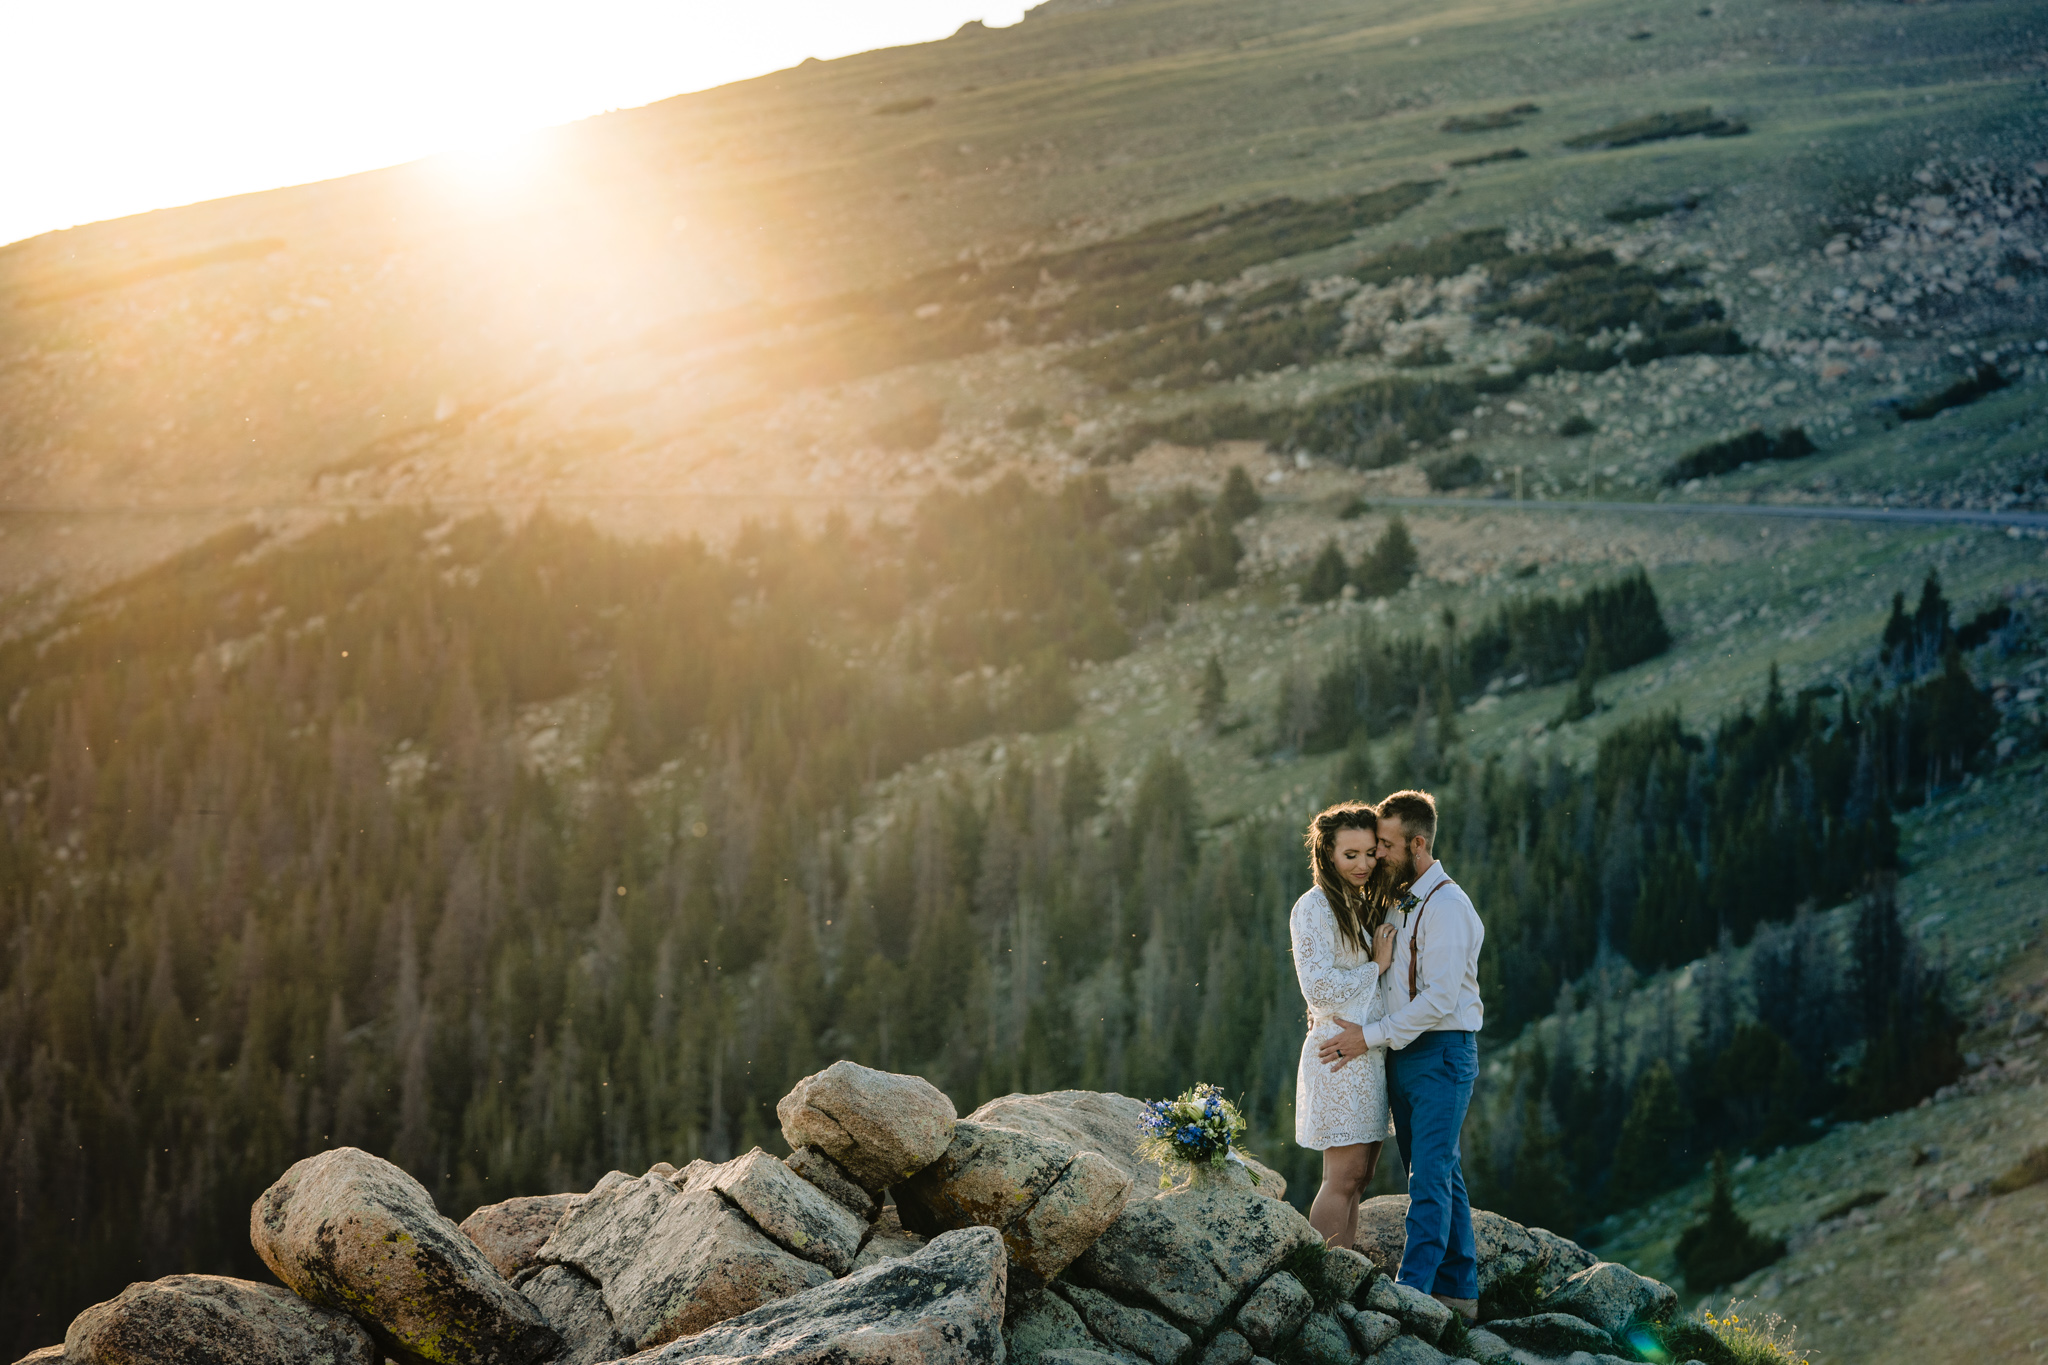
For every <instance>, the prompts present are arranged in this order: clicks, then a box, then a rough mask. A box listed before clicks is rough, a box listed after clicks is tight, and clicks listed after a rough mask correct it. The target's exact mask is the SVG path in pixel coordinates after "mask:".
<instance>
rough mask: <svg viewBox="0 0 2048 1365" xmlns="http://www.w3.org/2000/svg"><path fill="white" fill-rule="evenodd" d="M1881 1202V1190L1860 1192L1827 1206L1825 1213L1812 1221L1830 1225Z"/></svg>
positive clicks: (1882, 1198) (1882, 1199) (1882, 1197)
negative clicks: (1836, 1220)
mask: <svg viewBox="0 0 2048 1365" xmlns="http://www.w3.org/2000/svg"><path fill="white" fill-rule="evenodd" d="M1883 1201H1884V1191H1883V1190H1862V1191H1859V1192H1858V1193H1856V1194H1852V1195H1850V1196H1849V1197H1848V1198H1847V1199H1843V1200H1839V1201H1837V1202H1836V1203H1833V1204H1830V1205H1828V1209H1827V1212H1825V1213H1823V1214H1822V1215H1821V1216H1820V1217H1818V1218H1816V1219H1814V1220H1813V1221H1814V1222H1816V1223H1831V1222H1833V1221H1834V1220H1835V1219H1837V1218H1846V1217H1848V1216H1849V1215H1850V1214H1852V1213H1854V1212H1856V1210H1858V1209H1867V1208H1869V1207H1870V1206H1871V1205H1872V1204H1877V1203H1882V1202H1883Z"/></svg>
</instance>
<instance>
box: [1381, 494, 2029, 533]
mask: <svg viewBox="0 0 2048 1365" xmlns="http://www.w3.org/2000/svg"><path fill="white" fill-rule="evenodd" d="M1370 501H1371V502H1372V504H1373V505H1374V506H1376V507H1441V508H1450V509H1455V510H1463V511H1467V512H1626V513H1630V514H1635V513H1641V512H1671V513H1676V514H1679V515H1688V514H1689V515H1706V516H1735V517H1794V518H1799V519H1801V520H1807V521H1814V520H1820V521H1892V522H1908V523H1912V524H1917V525H1921V526H2002V527H2005V528H2007V529H2010V530H2019V531H2040V532H2048V512H1986V511H1981V510H1977V509H1973V508H1967V507H1952V508H1951V507H1848V506H1840V505H1835V504H1829V503H1782V502H1588V501H1578V500H1567V499H1551V498H1525V499H1523V500H1521V501H1519V502H1517V501H1514V500H1512V499H1503V498H1372V499H1370Z"/></svg>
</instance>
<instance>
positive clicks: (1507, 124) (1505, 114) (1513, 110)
mask: <svg viewBox="0 0 2048 1365" xmlns="http://www.w3.org/2000/svg"><path fill="white" fill-rule="evenodd" d="M1541 112H1542V110H1540V109H1538V108H1537V107H1536V106H1535V105H1533V104H1529V103H1526V102H1524V103H1522V104H1517V105H1512V106H1510V107H1509V108H1506V109H1489V110H1487V111H1486V112H1485V113H1483V114H1458V115H1454V116H1453V117H1451V118H1447V119H1445V120H1444V121H1443V122H1442V123H1441V124H1439V125H1437V127H1438V130H1439V131H1441V132H1446V133H1484V132H1489V131H1491V130H1492V129H1495V128H1512V127H1514V126H1515V125H1516V124H1518V123H1520V122H1521V121H1522V120H1523V119H1525V118H1527V117H1528V116H1529V115H1531V114H1537V113H1541Z"/></svg>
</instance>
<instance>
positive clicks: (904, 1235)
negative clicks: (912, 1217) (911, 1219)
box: [853, 1204, 925, 1270]
mask: <svg viewBox="0 0 2048 1365" xmlns="http://www.w3.org/2000/svg"><path fill="white" fill-rule="evenodd" d="M924 1246H925V1239H924V1238H922V1237H920V1236H918V1235H917V1234H916V1233H914V1232H911V1231H910V1230H909V1229H907V1228H905V1227H904V1226H903V1224H902V1222H901V1221H899V1219H898V1217H897V1213H896V1206H895V1205H893V1204H891V1205H890V1206H889V1207H888V1208H886V1209H883V1210H882V1214H881V1216H880V1217H879V1218H877V1219H875V1229H874V1231H873V1232H870V1233H869V1234H868V1240H867V1245H865V1246H863V1247H862V1248H861V1249H860V1255H858V1256H856V1257H854V1258H853V1268H854V1269H855V1270H866V1269H867V1268H868V1267H869V1266H871V1265H877V1264H879V1263H881V1262H883V1261H899V1260H901V1259H903V1258H904V1257H905V1256H915V1255H917V1253H918V1252H920V1251H922V1250H924Z"/></svg>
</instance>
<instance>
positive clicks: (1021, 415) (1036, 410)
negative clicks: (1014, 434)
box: [1003, 403, 1045, 431]
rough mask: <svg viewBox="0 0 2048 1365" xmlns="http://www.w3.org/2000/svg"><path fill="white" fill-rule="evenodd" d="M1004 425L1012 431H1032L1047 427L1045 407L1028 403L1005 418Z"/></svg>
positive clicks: (1040, 404)
mask: <svg viewBox="0 0 2048 1365" xmlns="http://www.w3.org/2000/svg"><path fill="white" fill-rule="evenodd" d="M1003 425H1004V426H1006V427H1008V428H1009V429H1010V430H1012V431H1032V430H1035V429H1036V428H1038V427H1042V426H1044V425H1045V405H1044V404H1042V403H1026V404H1025V405H1024V406H1023V407H1021V408H1017V409H1014V410H1013V411H1011V412H1010V413H1009V414H1007V415H1006V416H1005V417H1004V418H1003Z"/></svg>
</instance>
